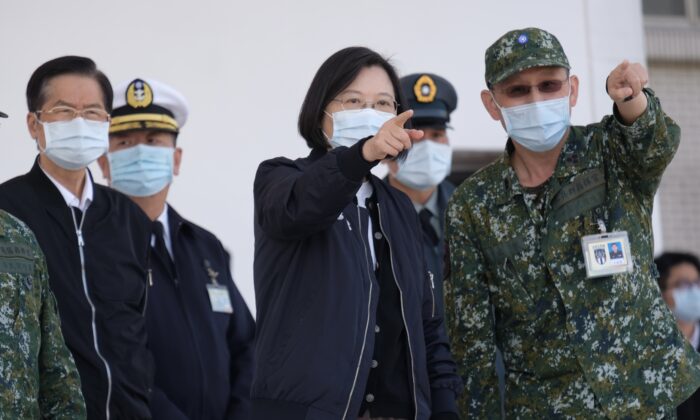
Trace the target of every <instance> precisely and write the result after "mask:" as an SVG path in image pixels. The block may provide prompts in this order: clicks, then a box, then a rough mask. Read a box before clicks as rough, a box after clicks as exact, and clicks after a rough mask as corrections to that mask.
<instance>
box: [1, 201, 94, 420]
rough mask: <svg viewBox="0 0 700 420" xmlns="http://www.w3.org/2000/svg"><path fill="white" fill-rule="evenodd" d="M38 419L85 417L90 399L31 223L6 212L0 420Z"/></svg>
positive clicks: (2, 290)
mask: <svg viewBox="0 0 700 420" xmlns="http://www.w3.org/2000/svg"><path fill="white" fill-rule="evenodd" d="M38 418H54V419H80V418H85V403H84V402H83V396H82V394H81V392H80V379H79V377H78V371H77V370H76V368H75V363H74V362H73V357H72V356H71V354H70V352H69V351H68V349H67V348H66V346H65V344H64V342H63V336H62V335H61V328H60V325H59V317H58V313H57V311H56V303H55V301H54V297H53V294H52V293H51V291H50V289H49V283H48V277H47V268H46V264H45V262H44V257H43V254H42V253H41V251H40V249H39V245H38V244H37V242H36V239H35V238H34V235H33V234H32V232H31V231H30V230H29V228H27V227H26V226H25V225H24V224H23V223H21V222H20V221H18V220H17V219H15V218H14V217H12V216H10V215H9V214H8V213H6V212H3V211H0V419H12V420H14V419H38Z"/></svg>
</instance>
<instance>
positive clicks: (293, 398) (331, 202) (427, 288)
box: [252, 142, 461, 420]
mask: <svg viewBox="0 0 700 420" xmlns="http://www.w3.org/2000/svg"><path fill="white" fill-rule="evenodd" d="M362 144H363V142H360V143H358V144H356V145H355V146H353V147H351V148H349V149H348V148H344V147H339V148H336V149H334V150H332V151H329V152H326V151H325V150H313V151H312V152H311V154H310V155H309V157H307V158H302V159H297V160H294V161H293V160H290V159H286V158H277V159H272V160H269V161H265V162H263V163H262V164H261V165H260V167H259V168H258V172H257V175H256V178H255V185H254V198H255V262H254V277H255V295H256V303H257V317H256V320H257V327H258V335H257V344H256V365H255V366H256V370H255V377H254V379H253V390H252V398H253V418H255V419H256V420H266V419H286V420H295V419H306V420H338V419H355V418H357V416H358V412H359V408H360V403H361V400H362V398H363V397H364V395H363V392H364V390H365V386H366V384H367V378H368V376H369V370H370V366H371V361H372V353H373V347H374V336H375V334H376V332H375V318H376V312H377V303H378V297H379V290H378V283H377V279H376V278H375V275H374V269H373V268H372V266H371V261H370V258H371V257H369V251H368V250H367V247H366V242H365V239H364V238H363V235H364V236H366V235H367V226H360V220H361V218H360V217H359V215H358V212H359V210H358V207H357V205H356V204H354V201H353V200H354V198H355V194H356V192H357V191H358V189H359V188H360V186H361V184H362V180H363V178H365V177H366V176H371V175H370V173H369V171H370V169H371V167H372V166H373V164H371V163H367V162H366V161H365V160H364V159H363V158H362V155H361V152H360V150H361V147H362ZM371 182H372V185H373V187H374V190H375V193H376V195H377V202H378V208H379V219H380V225H381V229H382V232H383V233H384V234H385V237H386V239H387V241H388V242H389V246H390V249H391V262H392V264H393V272H394V275H395V279H396V282H397V285H398V286H399V289H400V293H401V301H402V307H401V308H400V310H401V311H402V315H403V319H404V324H405V327H406V331H407V333H408V344H409V356H410V357H409V358H410V365H411V366H410V367H409V372H410V375H411V377H410V378H409V379H410V385H411V389H412V399H413V402H414V404H415V406H414V411H415V413H416V419H421V420H422V419H428V418H429V417H430V414H431V412H433V413H438V412H455V413H456V412H457V408H456V405H455V402H454V401H455V396H456V394H457V393H458V392H459V391H460V387H461V380H460V379H459V377H458V376H457V374H456V367H455V364H454V362H453V360H452V357H451V354H450V351H449V346H448V341H447V338H446V336H445V330H444V325H443V320H442V318H441V317H440V314H439V313H438V312H437V311H436V302H435V295H434V290H433V288H432V287H431V283H430V279H429V276H428V275H427V270H426V268H425V264H424V262H423V249H422V245H421V239H420V238H421V235H422V233H421V232H420V231H419V229H420V228H419V225H418V217H417V215H416V212H415V210H414V208H413V206H412V204H411V202H410V200H409V199H408V197H406V196H405V195H404V194H403V193H401V192H399V191H398V190H396V189H394V188H392V187H389V186H388V185H387V184H386V183H384V182H382V181H381V180H380V179H378V178H376V177H374V176H371Z"/></svg>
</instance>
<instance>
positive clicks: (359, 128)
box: [329, 108, 396, 148]
mask: <svg viewBox="0 0 700 420" xmlns="http://www.w3.org/2000/svg"><path fill="white" fill-rule="evenodd" d="M395 116H396V115H394V114H391V113H389V112H381V111H377V110H375V109H373V108H362V109H352V110H343V111H338V112H334V113H333V115H331V116H330V117H331V118H332V119H333V137H331V138H330V139H329V141H330V144H331V146H332V147H333V148H336V147H338V146H345V147H351V146H352V145H354V144H355V143H357V142H358V141H360V140H362V139H364V138H365V137H371V136H373V135H375V134H377V131H379V129H380V128H381V127H382V125H384V123H385V122H387V121H389V120H390V119H392V118H394V117H395Z"/></svg>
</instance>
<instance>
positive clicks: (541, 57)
mask: <svg viewBox="0 0 700 420" xmlns="http://www.w3.org/2000/svg"><path fill="white" fill-rule="evenodd" d="M544 66H557V67H566V68H567V69H570V68H571V66H570V65H569V60H568V59H567V58H566V54H565V53H564V49H563V48H562V46H561V44H560V43H559V40H558V39H557V38H556V37H555V36H554V35H552V34H550V33H549V32H547V31H545V30H542V29H539V28H525V29H516V30H514V31H510V32H508V33H507V34H505V35H503V36H502V37H500V38H499V39H498V41H496V42H494V43H493V44H492V45H491V46H490V47H489V48H488V49H487V50H486V85H487V86H488V87H489V88H491V87H493V85H495V84H498V83H500V82H502V81H504V80H505V79H507V78H508V77H510V76H512V75H514V74H515V73H518V72H521V71H523V70H526V69H529V68H532V67H544Z"/></svg>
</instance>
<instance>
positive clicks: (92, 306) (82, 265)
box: [68, 208, 112, 420]
mask: <svg viewBox="0 0 700 420" xmlns="http://www.w3.org/2000/svg"><path fill="white" fill-rule="evenodd" d="M68 210H69V211H70V214H71V216H72V217H73V226H74V227H75V234H76V235H77V237H78V253H79V254H80V275H81V278H82V282H83V293H84V294H85V299H87V302H88V304H89V305H90V312H91V313H92V343H93V346H94V347H95V353H97V357H99V358H100V360H101V361H102V363H103V364H104V366H105V372H106V373H107V401H106V403H105V419H106V420H109V404H110V401H111V400H112V370H111V369H110V367H109V363H107V359H105V358H104V356H102V352H101V351H100V346H99V344H98V343H97V324H96V320H95V318H96V311H95V304H94V303H92V299H91V298H90V293H89V290H88V284H87V275H86V274H85V252H84V251H83V248H84V247H85V241H84V239H83V222H84V221H85V215H86V214H87V208H86V209H85V210H84V211H83V217H82V218H81V219H80V226H78V222H77V221H76V220H75V212H74V211H73V209H71V208H69V209H68Z"/></svg>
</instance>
